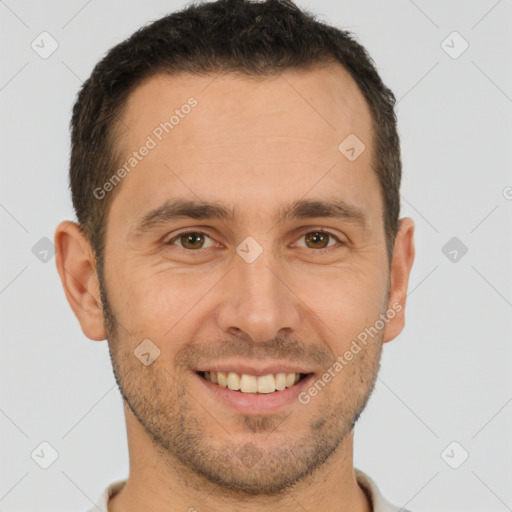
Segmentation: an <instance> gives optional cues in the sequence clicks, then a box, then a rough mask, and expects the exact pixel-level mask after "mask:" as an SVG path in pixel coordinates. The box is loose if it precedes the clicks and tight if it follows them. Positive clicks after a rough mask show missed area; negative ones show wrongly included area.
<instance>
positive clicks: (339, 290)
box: [296, 269, 387, 352]
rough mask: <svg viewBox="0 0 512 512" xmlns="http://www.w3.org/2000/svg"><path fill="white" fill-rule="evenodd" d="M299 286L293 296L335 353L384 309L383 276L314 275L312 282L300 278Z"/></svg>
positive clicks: (357, 273) (358, 273)
mask: <svg viewBox="0 0 512 512" xmlns="http://www.w3.org/2000/svg"><path fill="white" fill-rule="evenodd" d="M300 282H301V284H300V286H299V287H297V289H296V293H297V296H298V297H300V298H303V300H304V303H305V304H306V305H307V308H306V310H307V311H310V313H308V316H309V318H310V319H311V320H312V321H313V322H315V325H316V326H317V328H318V329H321V332H323V333H324V335H325V339H326V340H331V342H330V345H331V346H332V348H333V350H334V349H335V348H336V349H337V351H338V352H339V351H341V350H344V347H345V346H346V344H347V343H350V341H351V340H353V339H354V338H356V337H357V335H358V334H359V333H360V332H362V331H363V330H364V329H365V328H367V327H370V326H372V325H374V324H375V322H376V320H377V319H378V318H379V315H380V314H381V313H382V312H384V310H385V307H386V292H387V285H386V282H387V281H386V278H385V275H384V274H383V273H380V275H379V274H378V273H369V272H363V271H362V270H361V271H354V270H352V269H351V270H339V271H338V272H330V273H329V274H328V275H327V274H326V275H325V276H323V277H322V276H320V275H318V274H317V275H316V277H315V278H314V279H311V278H308V277H307V276H302V279H301V281H300ZM311 312H313V313H314V314H312V313H311Z"/></svg>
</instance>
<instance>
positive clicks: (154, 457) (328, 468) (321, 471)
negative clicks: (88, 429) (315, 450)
mask: <svg viewBox="0 0 512 512" xmlns="http://www.w3.org/2000/svg"><path fill="white" fill-rule="evenodd" d="M125 414H126V420H127V421H126V423H127V432H128V447H129V458H130V473H129V477H128V479H127V481H126V485H125V486H124V487H123V489H122V490H121V491H120V492H119V493H117V494H116V495H115V496H113V497H112V498H111V499H110V501H109V503H108V512H135V511H140V510H152V511H153V512H164V511H165V512H175V511H176V512H178V511H184V510H187V511H190V512H194V511H196V510H210V511H221V510H222V512H235V511H239V510H241V509H243V510H244V511H246V512H253V511H254V512H256V511H260V512H266V511H269V512H270V511H272V512H289V511H290V512H291V511H294V512H295V511H296V510H297V508H299V509H300V508H302V509H304V510H319V509H321V510H323V511H325V512H329V511H332V512H335V511H336V512H343V511H347V512H348V511H350V512H372V507H371V504H370V501H369V499H368V497H367V496H366V494H365V492H364V491H363V490H362V489H361V488H360V487H359V485H358V484H357V480H356V476H355V472H354V467H353V441H354V439H353V438H354V436H353V430H352V431H350V432H349V433H348V434H347V436H345V438H344V439H343V441H342V442H341V443H340V445H339V446H338V448H337V449H336V450H335V452H334V453H333V454H331V456H330V457H329V458H328V459H327V461H326V462H325V463H324V464H323V465H322V466H321V467H320V468H317V469H316V470H315V471H314V472H313V473H312V474H311V475H309V476H307V477H306V478H304V479H303V480H301V481H300V482H298V483H296V484H295V485H293V486H292V487H291V488H289V489H288V490H287V491H285V492H283V493H281V494H279V495H277V496H276V495H247V494H242V493H240V492H236V491H232V490H228V489H225V488H223V487H220V486H219V485H217V484H214V483H212V482H210V481H209V480H207V479H205V478H204V477H203V476H201V475H198V474H197V473H195V472H194V471H192V470H191V469H190V468H188V467H186V466H184V465H183V464H182V463H181V462H180V461H179V460H177V459H176V458H174V457H172V456H171V455H169V454H168V453H166V452H163V451H162V450H161V449H159V448H158V447H156V446H155V445H154V444H153V443H152V442H151V441H150V439H149V438H148V437H147V434H146V432H145V431H144V429H143V427H142V426H141V425H140V423H139V422H138V421H137V420H136V419H135V418H134V417H133V415H132V414H131V412H130V411H127V408H126V407H125ZM242 505H243V506H242Z"/></svg>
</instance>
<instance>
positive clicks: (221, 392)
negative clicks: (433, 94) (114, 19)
mask: <svg viewBox="0 0 512 512" xmlns="http://www.w3.org/2000/svg"><path fill="white" fill-rule="evenodd" d="M393 108H394V96H393V94H392V93H391V91H389V89H387V88H386V87H385V86H384V84H383V83H382V81H381V79H380V78H379V76H378V74H377V71H376V70H375V68H374V66H373V64H372V62H371V60H370V58H369V57H368V55H367V53H366V52H365V50H364V49H363V48H362V47H361V46H360V45H359V44H358V43H357V42H355V41H354V40H353V39H352V38H351V37H350V35H349V34H348V33H346V32H343V31H340V30H337V29H335V28H332V27H329V26H327V25H324V24H322V23H320V22H318V21H316V20H315V18H314V17H313V16H311V15H309V14H307V13H304V12H301V11H300V10H299V9H298V8H297V7H296V6H295V5H294V4H293V3H292V2H291V1H289V0H268V1H266V2H261V3H255V2H249V1H244V0H219V1H216V2H213V3H205V4H201V5H191V6H189V7H188V8H187V9H185V10H183V11H181V12H177V13H174V14H171V15H169V16H167V17H165V18H163V19H160V20H158V21H156V22H154V23H153V24H151V25H149V26H147V27H145V28H143V29H141V30H139V31H138V32H136V33H135V34H133V35H132V36H131V37H130V38H129V39H127V40H126V41H125V42H123V43H121V44H120V45H118V46H116V47H115V48H113V49H112V50H111V51H110V52H109V53H108V54H107V55H106V56H105V58H104V59H103V60H102V61H101V62H100V63H99V64H98V65H97V66H96V68H95V69H94V71H93V73H92V75H91V77H90V78H89V79H88V80H87V81H86V82H85V83H84V85H83V87H82V90H81V91H80V94H79V97H78V100H77V102H76V104H75V107H74V110H73V118H72V150H71V160H70V182H71V192H72V197H73V204H74V207H75V210H76V214H77V218H78V223H74V222H69V221H65V222H63V223H61V224H60V225H59V226H58V228H57V231H56V234H55V243H56V246H57V251H58V254H57V266H58V271H59V274H60V277H61V280H62V283H63V286H64V290H65V293H66V297H67V299H68V301H69V303H70V305H71V307H72V309H73V311H74V313H75V314H76V316H77V318H78V320H79V322H80V325H81V327H82V330H83V332H84V333H85V335H86V336H87V337H88V338H90V339H92V340H98V341H100V340H104V339H108V343H109V350H110V355H111V358H112V363H113V369H114V374H115V378H116V381H117V383H118V385H119V388H120V390H121V393H122V396H123V399H124V410H125V416H126V428H127V433H128V444H129V455H130V473H129V476H128V478H127V480H126V482H125V481H119V482H114V483H112V484H111V485H110V486H109V487H108V488H107V489H106V491H105V492H104V494H103V495H102V497H101V498H100V501H99V502H98V504H97V506H98V507H99V509H100V510H104V511H106V510H107V509H108V511H109V512H135V511H141V510H148V511H149V510H151V511H152V512H160V511H164V510H165V511H166V512H174V511H186V510H188V511H195V510H198V511H200V510H208V511H220V510H222V511H223V512H224V511H235V510H237V511H241V510H243V511H274V512H275V511H291V510H294V511H295V510H298V509H299V510H320V509H321V510H324V511H333V512H334V511H336V512H339V511H347V512H348V511H350V512H368V511H372V510H373V511H374V512H385V511H394V510H398V508H397V507H394V506H392V505H390V504H389V503H388V502H387V501H386V500H385V499H384V498H383V496H382V494H381V493H380V492H379V489H378V488H377V486H376V484H375V483H374V482H373V481H372V480H371V479H370V478H369V477H368V476H367V475H365V474H364V473H363V472H362V471H359V470H358V469H355V468H354V467H353V436H354V425H355V423H356V421H357V419H358V418H359V416H360V414H361V412H362V411H363V409H364V407H365V405H366V403H367V401H368V399H369V397H370V395H371V392H372V390H373V387H374V384H375V380H376V376H377V372H378V368H379V362H380V356H381V350H382V346H383V343H385V342H388V341H391V340H392V339H394V338H395V337H396V336H397V335H398V334H399V333H400V331H401V330H402V329H403V326H404V307H405V298H406V293H407V285H408V278H409V273H410V270H411V266H412V263H413V259H414V246H413V231H414V225H413V222H412V221H411V220H410V219H401V220H399V218H398V217H399V186H400V177H401V161H400V148H399V139H398V135H397V131H396V119H395V114H394V110H393ZM94 510H97V509H96V508H94Z"/></svg>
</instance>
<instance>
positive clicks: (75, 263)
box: [55, 221, 106, 341]
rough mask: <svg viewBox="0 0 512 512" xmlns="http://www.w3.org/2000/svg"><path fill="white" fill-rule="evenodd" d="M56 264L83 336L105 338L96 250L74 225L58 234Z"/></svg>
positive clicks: (62, 226)
mask: <svg viewBox="0 0 512 512" xmlns="http://www.w3.org/2000/svg"><path fill="white" fill-rule="evenodd" d="M55 262H56V265H57V271H58V272H59V276H60V279H61V282H62V286H63V288H64V293H65V294H66V298H67V300H68V302H69V304H70V306H71V309H72V310H73V312H74V313H75V316H76V317H77V318H78V321H79V322H80V326H81V328H82V331H83V332H84V334H85V335H86V336H87V337H88V338H90V339H92V340H95V341H101V340H104V339H105V338H106V332H105V326H104V323H103V311H102V305H101V297H100V292H99V283H98V277H97V274H96V267H95V258H94V253H93V250H92V248H91V246H90V244H89V241H88V240H87V239H86V237H85V235H84V234H83V233H82V231H81V230H80V227H79V226H78V224H76V223H75V222H71V221H64V222H61V223H60V224H59V225H58V226H57V229H56V231H55Z"/></svg>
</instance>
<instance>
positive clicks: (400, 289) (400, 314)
mask: <svg viewBox="0 0 512 512" xmlns="http://www.w3.org/2000/svg"><path fill="white" fill-rule="evenodd" d="M413 262H414V222H413V220H412V219H410V218H404V219H401V220H400V222H399V226H398V232H397V235H396V238H395V246H394V249H393V257H392V260H391V280H390V288H389V298H388V318H389V321H388V323H387V325H386V329H385V332H384V339H383V341H384V343H386V342H388V341H391V340H393V339H394V338H396V337H397V336H398V335H399V334H400V333H401V332H402V330H403V328H404V326H405V301H406V298H407V287H408V284H409V275H410V273H411V268H412V264H413Z"/></svg>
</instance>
